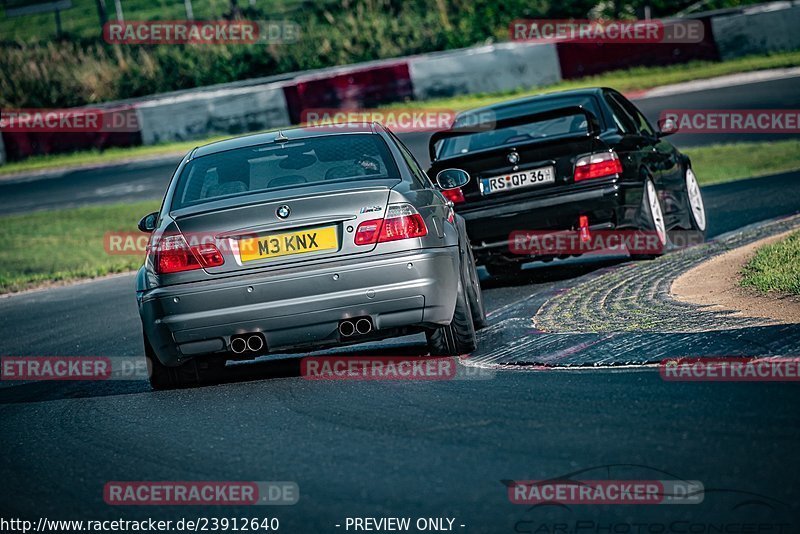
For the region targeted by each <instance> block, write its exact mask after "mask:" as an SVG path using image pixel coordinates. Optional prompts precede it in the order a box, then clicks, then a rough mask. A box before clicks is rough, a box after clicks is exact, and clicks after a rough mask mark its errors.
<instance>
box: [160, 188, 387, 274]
mask: <svg viewBox="0 0 800 534" xmlns="http://www.w3.org/2000/svg"><path fill="white" fill-rule="evenodd" d="M396 184H397V180H370V181H365V182H362V183H359V184H358V187H354V186H353V183H342V184H329V185H323V186H313V187H304V188H303V189H302V194H298V192H294V193H292V192H290V191H287V192H285V193H283V194H280V195H276V194H275V193H269V194H253V195H249V196H248V197H247V200H246V201H240V202H239V203H237V204H234V205H229V203H226V202H225V201H220V202H210V203H207V204H203V205H201V206H198V208H195V209H182V210H177V211H174V212H172V216H173V217H174V219H175V222H176V225H177V226H178V228H179V231H180V232H181V234H183V236H184V238H185V239H186V241H187V242H188V243H189V245H190V246H193V245H196V244H199V243H213V244H214V245H215V246H216V247H217V248H218V249H219V251H220V252H221V253H222V255H223V257H224V259H225V262H224V264H223V265H220V266H219V267H207V268H206V269H205V270H206V272H208V273H210V274H221V273H230V272H236V271H245V270H251V269H259V268H265V267H266V268H269V267H284V266H288V265H291V264H294V263H298V262H306V261H309V260H317V259H326V258H332V257H343V256H348V255H353V254H365V253H368V252H370V251H371V250H373V249H374V248H375V245H361V246H358V245H356V244H355V243H354V240H353V236H354V234H355V232H354V229H356V228H358V225H359V224H360V223H361V222H363V221H365V220H369V219H376V218H381V217H383V214H384V213H385V211H386V205H387V203H388V200H389V193H390V191H391V188H392V187H393V186H394V185H396ZM279 213H280V215H279ZM349 227H352V228H353V230H351V231H348V228H349Z"/></svg>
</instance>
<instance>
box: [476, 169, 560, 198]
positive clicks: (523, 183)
mask: <svg viewBox="0 0 800 534" xmlns="http://www.w3.org/2000/svg"><path fill="white" fill-rule="evenodd" d="M555 181H556V173H555V169H554V168H553V167H552V166H551V167H540V168H538V169H528V170H524V171H517V172H512V173H509V174H503V175H502V176H493V177H491V178H481V194H482V195H491V194H492V193H500V192H502V191H510V190H512V189H521V188H523V187H534V186H537V185H542V184H552V183H555Z"/></svg>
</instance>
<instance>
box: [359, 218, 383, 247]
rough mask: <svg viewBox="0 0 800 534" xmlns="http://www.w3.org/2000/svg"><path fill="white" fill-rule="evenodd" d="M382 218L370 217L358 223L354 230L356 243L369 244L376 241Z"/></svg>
mask: <svg viewBox="0 0 800 534" xmlns="http://www.w3.org/2000/svg"><path fill="white" fill-rule="evenodd" d="M381 226H383V219H371V220H369V221H364V222H362V223H361V224H359V225H358V230H356V239H355V241H356V245H371V244H374V243H377V242H378V236H379V235H380V233H381Z"/></svg>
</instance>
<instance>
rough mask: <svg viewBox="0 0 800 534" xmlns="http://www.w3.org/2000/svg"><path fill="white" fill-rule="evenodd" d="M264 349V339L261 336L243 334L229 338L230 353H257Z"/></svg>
mask: <svg viewBox="0 0 800 534" xmlns="http://www.w3.org/2000/svg"><path fill="white" fill-rule="evenodd" d="M263 348H264V338H263V337H262V336H261V334H249V335H248V334H243V335H238V336H235V337H232V338H231V352H233V353H234V354H242V353H243V352H258V351H260V350H261V349H263Z"/></svg>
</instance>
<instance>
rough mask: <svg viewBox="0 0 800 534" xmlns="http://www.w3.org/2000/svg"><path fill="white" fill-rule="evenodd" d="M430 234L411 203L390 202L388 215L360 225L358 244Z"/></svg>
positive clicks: (357, 236) (356, 240)
mask: <svg viewBox="0 0 800 534" xmlns="http://www.w3.org/2000/svg"><path fill="white" fill-rule="evenodd" d="M426 235H428V228H427V227H426V226H425V221H424V220H423V219H422V216H421V215H420V214H419V213H418V212H417V210H416V209H414V206H412V205H411V204H389V206H388V208H387V209H386V217H384V218H383V219H371V220H369V221H364V222H362V223H361V224H359V225H358V230H356V237H355V243H356V245H371V244H375V243H385V242H387V241H397V240H399V239H410V238H413V237H423V236H426Z"/></svg>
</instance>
